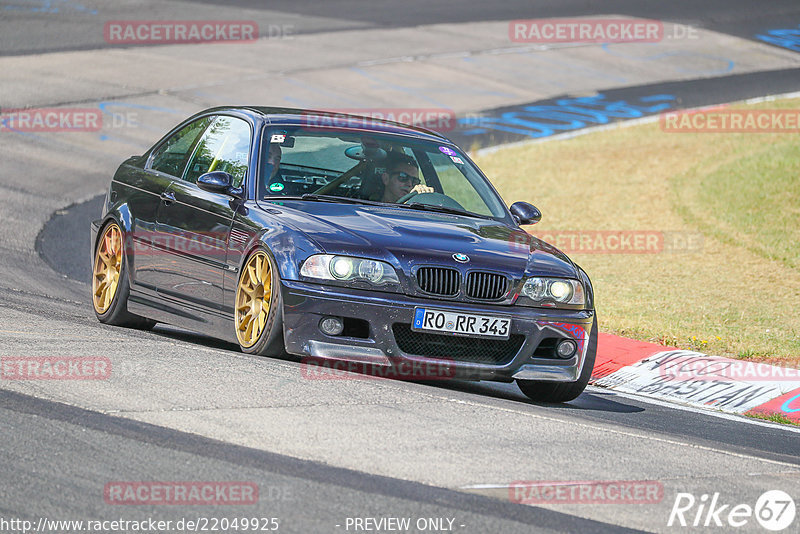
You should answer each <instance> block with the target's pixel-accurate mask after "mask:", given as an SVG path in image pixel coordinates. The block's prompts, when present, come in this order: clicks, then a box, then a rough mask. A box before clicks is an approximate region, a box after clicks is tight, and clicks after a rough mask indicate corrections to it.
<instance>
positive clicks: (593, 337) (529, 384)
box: [517, 315, 597, 402]
mask: <svg viewBox="0 0 800 534" xmlns="http://www.w3.org/2000/svg"><path fill="white" fill-rule="evenodd" d="M596 357H597V315H595V317H594V322H593V323H592V331H591V333H590V334H589V347H588V349H587V350H586V361H584V362H583V369H582V370H581V376H580V377H578V380H577V381H575V382H544V381H540V380H517V385H518V386H519V389H520V390H522V392H523V393H524V394H525V396H526V397H528V398H529V399H531V400H535V401H540V402H568V401H571V400H574V399H577V398H578V396H579V395H580V394H581V393H583V390H584V389H586V386H587V385H588V384H589V379H590V378H591V377H592V370H593V369H594V360H595V358H596Z"/></svg>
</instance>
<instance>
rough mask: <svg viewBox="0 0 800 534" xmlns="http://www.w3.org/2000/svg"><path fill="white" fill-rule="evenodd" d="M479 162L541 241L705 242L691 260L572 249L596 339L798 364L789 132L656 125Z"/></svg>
mask: <svg viewBox="0 0 800 534" xmlns="http://www.w3.org/2000/svg"><path fill="white" fill-rule="evenodd" d="M742 107H744V106H742ZM751 107H760V108H767V109H776V108H779V107H787V108H800V100H785V101H781V102H770V103H765V104H760V105H758V106H751ZM476 160H477V162H478V164H479V165H480V166H481V168H482V169H483V170H484V171H485V172H486V173H487V175H488V176H490V178H491V179H492V181H493V183H494V184H495V185H496V186H497V187H498V189H499V190H500V192H501V194H502V195H503V197H504V198H505V199H506V200H507V201H510V202H513V201H516V200H526V201H528V202H531V203H533V204H534V205H536V206H537V207H538V208H539V209H540V210H541V211H542V213H543V217H542V221H541V222H540V223H539V224H538V225H536V226H532V227H528V230H529V231H530V232H531V233H533V234H536V235H542V234H545V233H551V232H555V231H569V230H581V231H593V230H635V231H653V230H655V231H663V232H675V233H676V234H672V235H677V236H684V235H692V234H694V235H697V234H702V247H701V248H700V249H699V250H695V251H683V252H662V253H658V254H597V253H595V254H585V253H571V254H570V256H571V257H572V258H573V259H574V260H575V261H576V262H577V263H579V264H580V265H581V266H582V267H583V268H584V269H585V270H586V271H587V272H588V273H589V275H590V277H591V278H592V281H593V283H594V287H595V293H596V305H597V310H598V314H599V319H600V325H601V330H603V331H606V332H611V333H616V334H619V335H624V336H628V337H633V338H636V339H641V340H646V341H654V342H659V343H664V344H669V345H673V346H678V347H681V348H688V349H696V350H701V351H702V352H706V353H709V354H717V355H725V356H733V357H739V358H748V359H758V360H769V361H773V362H783V363H789V364H792V365H798V364H800V313H798V304H800V252H798V247H800V244H799V243H800V222H799V221H798V215H800V209H799V208H798V206H800V139H798V134H796V133H795V134H785V133H783V134H767V133H760V134H729V133H728V134H726V133H713V134H711V133H698V134H694V133H666V132H664V131H662V130H661V128H660V126H659V124H658V123H655V124H645V125H638V126H632V127H628V128H620V129H615V130H611V131H605V132H597V133H593V134H589V135H584V136H580V137H576V138H573V139H569V140H562V141H549V142H544V143H536V144H530V145H525V146H516V147H508V148H504V149H502V150H499V151H497V152H493V153H490V154H486V155H483V156H481V157H477V158H476ZM776 162H777V163H776Z"/></svg>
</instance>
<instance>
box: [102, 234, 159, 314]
mask: <svg viewBox="0 0 800 534" xmlns="http://www.w3.org/2000/svg"><path fill="white" fill-rule="evenodd" d="M130 291H131V287H130V282H129V281H128V271H127V269H126V267H125V246H124V242H123V239H122V230H121V229H120V227H119V225H118V224H117V223H116V222H110V223H108V224H107V225H106V226H105V227H104V228H103V231H102V233H101V234H100V239H98V241H97V244H96V246H95V251H94V262H93V266H92V305H93V306H94V313H95V315H96V316H97V319H98V320H99V321H100V322H101V323H105V324H111V325H115V326H128V327H131V328H143V329H147V330H149V329H151V328H153V326H155V324H156V322H155V321H153V320H150V319H145V318H144V317H139V316H138V315H134V314H132V313H130V312H129V311H128V295H129V294H130Z"/></svg>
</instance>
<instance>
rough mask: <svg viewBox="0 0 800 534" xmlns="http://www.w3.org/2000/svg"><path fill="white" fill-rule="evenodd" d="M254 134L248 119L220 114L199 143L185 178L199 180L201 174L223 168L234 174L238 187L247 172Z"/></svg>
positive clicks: (191, 180)
mask: <svg viewBox="0 0 800 534" xmlns="http://www.w3.org/2000/svg"><path fill="white" fill-rule="evenodd" d="M251 137H252V135H251V131H250V125H249V124H248V123H247V121H245V120H242V119H239V118H236V117H227V116H221V117H217V118H216V120H215V121H214V122H213V123H212V124H211V126H209V127H208V129H207V130H206V131H205V133H204V134H203V136H202V137H201V138H200V142H199V143H197V146H196V147H195V149H194V153H193V154H192V156H191V158H190V159H189V164H188V165H187V166H186V172H185V173H184V176H183V179H184V180H186V181H188V182H192V183H196V182H197V178H198V177H200V175H202V174H205V173H207V172H213V171H224V172H227V173H228V174H230V175H231V176H233V186H234V187H239V185H241V183H242V181H244V178H245V176H246V175H247V166H248V160H249V156H250V141H251Z"/></svg>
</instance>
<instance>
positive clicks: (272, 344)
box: [233, 248, 286, 356]
mask: <svg viewBox="0 0 800 534" xmlns="http://www.w3.org/2000/svg"><path fill="white" fill-rule="evenodd" d="M262 253H263V254H264V255H265V256H266V258H267V260H268V261H269V266H270V275H271V293H270V299H269V311H268V313H267V317H266V321H265V324H264V328H263V330H262V331H261V333H260V335H259V337H258V340H257V341H256V342H255V343H253V344H252V345H250V346H247V345H246V344H243V343H242V339H241V338H240V337H239V332H238V324H237V323H238V317H237V309H236V308H237V307H238V304H239V293H240V291H241V286H242V279H243V277H244V276H245V275H246V273H245V270H246V266H247V265H249V263H250V261H251V260H252V258H253V257H254V256H256V255H258V254H262ZM242 265H243V266H244V267H243V268H242V272H241V273H239V282H238V284H237V286H236V295H235V300H234V318H233V324H234V329H236V332H235V333H236V337H237V340H238V341H239V348H241V350H242V352H244V353H245V354H256V355H258V356H285V354H286V345H285V343H284V340H283V298H282V296H281V291H280V276H279V274H278V268H277V266H276V264H275V260H274V258H273V257H272V254H271V253H270V252H269V251H268V250H267V249H265V248H258V249H256V250H254V251H253V252H252V253H251V254H250V255H249V256H248V258H247V260H246V261H245V262H244V263H243V264H242Z"/></svg>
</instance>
